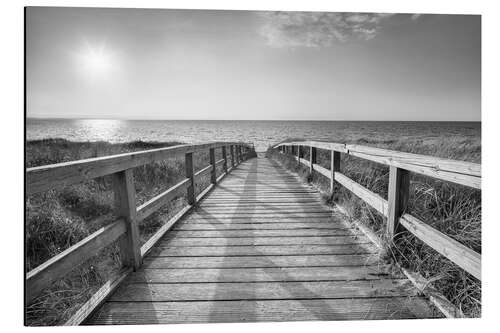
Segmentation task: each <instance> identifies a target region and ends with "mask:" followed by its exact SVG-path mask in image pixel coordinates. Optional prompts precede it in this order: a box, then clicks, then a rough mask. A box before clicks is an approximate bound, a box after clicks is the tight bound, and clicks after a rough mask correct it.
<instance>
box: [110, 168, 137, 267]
mask: <svg viewBox="0 0 500 333" xmlns="http://www.w3.org/2000/svg"><path fill="white" fill-rule="evenodd" d="M113 191H114V195H115V210H116V215H117V216H119V217H121V218H123V220H124V221H125V225H126V226H127V232H126V233H125V234H124V235H122V236H121V237H120V238H119V239H118V245H119V248H120V255H121V260H122V263H123V265H124V266H130V267H132V268H133V269H134V270H135V269H138V268H139V267H140V266H141V263H142V256H141V245H140V238H139V227H138V224H137V209H136V199H135V186H134V174H133V171H132V169H127V170H125V171H120V172H118V173H115V174H113Z"/></svg>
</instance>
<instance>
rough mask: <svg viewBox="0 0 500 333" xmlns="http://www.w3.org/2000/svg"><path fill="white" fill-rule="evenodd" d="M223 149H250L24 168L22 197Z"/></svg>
mask: <svg viewBox="0 0 500 333" xmlns="http://www.w3.org/2000/svg"><path fill="white" fill-rule="evenodd" d="M223 146H237V147H239V146H244V147H245V148H246V149H250V145H249V144H247V143H243V142H212V143H205V144H195V145H178V146H173V147H165V148H156V149H149V150H142V151H138V152H132V153H124V154H117V155H110V156H103V157H96V158H89V159H83V160H78V161H71V162H64V163H57V164H50V165H43V166H39V167H34V168H28V169H27V170H26V194H27V195H30V194H34V193H39V192H44V191H47V190H51V189H55V188H60V187H63V186H68V185H73V184H76V183H80V182H83V181H86V180H90V179H94V178H97V177H101V176H106V175H109V174H113V173H116V172H119V171H123V170H126V169H131V168H135V167H138V166H141V165H144V164H148V163H153V162H158V161H162V160H165V159H167V158H172V157H176V156H178V155H181V154H186V153H194V152H200V151H204V150H208V149H210V148H222V147H223Z"/></svg>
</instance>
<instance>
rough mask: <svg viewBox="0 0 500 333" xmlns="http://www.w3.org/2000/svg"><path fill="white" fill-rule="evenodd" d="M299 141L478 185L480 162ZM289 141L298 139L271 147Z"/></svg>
mask: <svg viewBox="0 0 500 333" xmlns="http://www.w3.org/2000/svg"><path fill="white" fill-rule="evenodd" d="M300 143H301V144H303V145H307V146H311V147H315V148H320V149H329V150H332V149H333V150H335V151H339V152H343V153H346V154H349V155H352V156H355V157H359V158H363V159H367V160H370V161H373V162H377V163H381V164H385V165H389V166H394V167H398V168H401V169H405V170H408V171H412V172H416V173H419V174H422V175H425V176H430V177H433V178H437V179H441V180H445V181H450V182H454V183H457V184H461V185H465V186H469V187H473V188H477V189H480V188H481V165H480V164H477V163H471V162H465V161H456V160H449V159H443V158H438V157H433V156H426V155H417V154H411V153H403V152H399V151H393V150H387V149H381V148H374V147H368V146H361V145H343V144H337V143H325V142H317V141H303V142H300ZM292 144H298V142H288V143H282V144H279V145H277V146H275V147H281V146H288V145H292Z"/></svg>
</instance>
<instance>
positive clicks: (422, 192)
mask: <svg viewBox="0 0 500 333" xmlns="http://www.w3.org/2000/svg"><path fill="white" fill-rule="evenodd" d="M290 141H295V140H290ZM342 143H353V144H363V145H369V146H374V147H379V148H386V149H391V150H397V151H402V152H409V153H416V154H424V155H432V156H437V157H443V158H449V159H455V160H463V161H470V162H475V163H480V162H481V142H480V138H471V137H444V136H443V137H441V138H435V139H428V140H426V139H416V140H385V141H384V140H374V139H365V138H362V139H359V140H354V141H350V142H349V141H346V142H342ZM267 156H268V157H269V158H273V159H275V160H278V161H280V163H281V164H282V165H283V166H284V167H286V168H287V169H289V170H292V171H294V172H297V173H298V174H299V175H300V176H301V177H302V178H303V180H304V181H306V182H309V183H312V184H314V185H315V186H317V187H319V188H320V189H321V190H322V192H323V193H324V201H325V202H326V203H328V204H330V205H334V204H337V205H339V206H341V207H343V208H344V211H346V213H347V214H348V216H349V217H350V219H355V220H357V221H360V222H361V223H364V224H365V225H367V226H369V227H370V228H371V229H372V230H373V231H375V233H376V234H377V235H378V236H379V237H380V238H381V239H384V232H385V221H384V220H385V219H384V218H383V217H382V216H381V215H380V214H379V213H378V212H377V211H376V210H374V209H373V208H371V207H370V206H368V205H367V204H366V203H364V202H363V200H361V199H359V198H358V197H356V196H355V195H353V194H352V193H351V192H350V191H349V190H347V189H346V188H344V187H343V186H341V185H340V184H338V183H337V184H335V186H334V188H333V190H331V189H330V188H329V187H330V180H329V179H327V178H326V177H323V176H322V175H320V174H317V173H314V174H313V175H311V174H310V173H309V169H308V168H306V167H305V166H303V165H302V164H301V165H299V164H298V162H297V161H296V160H295V159H294V158H293V157H291V156H290V155H282V154H279V153H278V152H277V150H273V149H269V150H268V151H267ZM308 156H309V152H308V151H307V149H306V152H305V156H304V158H308ZM341 156H342V157H341V158H342V160H341V172H342V173H344V174H345V175H346V176H348V177H349V178H351V179H353V180H355V181H356V182H358V183H359V184H361V185H363V186H365V187H366V188H368V189H369V190H371V191H373V192H375V193H377V194H379V195H381V196H382V197H384V198H385V199H387V189H388V183H389V168H388V167H387V166H383V165H380V164H377V163H374V162H370V161H366V160H363V159H359V158H355V157H352V156H346V155H345V154H341ZM317 162H318V164H320V165H321V166H323V167H325V168H328V169H329V168H330V153H329V152H326V151H322V150H318V153H317ZM407 211H408V212H410V213H411V214H412V215H414V216H415V217H417V218H419V219H421V220H422V221H425V222H426V223H428V224H429V225H431V226H432V227H434V228H436V229H437V230H439V231H441V232H443V233H444V234H446V235H448V236H450V237H452V238H453V239H455V240H457V241H459V242H460V243H462V244H464V245H466V246H468V247H470V248H471V249H473V250H474V251H476V252H479V253H481V191H480V190H476V189H472V188H468V187H465V186H461V185H456V184H452V183H448V182H444V181H439V180H435V179H432V178H429V177H424V176H421V175H417V174H414V173H412V174H411V185H410V201H409V206H408V207H407ZM384 256H385V258H386V260H387V261H388V262H392V263H394V262H397V263H399V264H400V265H402V266H403V267H406V268H409V269H410V270H412V271H416V272H419V273H420V274H422V275H423V276H424V277H425V278H427V279H428V280H430V281H432V282H433V284H434V286H435V287H436V288H437V289H438V290H439V291H440V292H442V293H443V294H444V295H445V296H446V297H447V298H448V300H450V301H451V302H452V303H453V304H455V305H456V306H457V307H458V308H459V309H461V310H462V312H463V313H464V314H465V315H466V316H468V317H480V316H481V282H480V281H479V280H478V279H476V278H474V277H473V276H472V275H470V274H468V273H466V272H465V271H464V270H462V269H461V268H460V267H458V266H457V265H455V264H454V263H452V262H451V261H449V260H448V259H446V258H445V257H443V256H441V255H440V254H438V253H437V252H436V251H434V250H433V249H432V248H430V247H429V246H427V245H426V244H424V243H423V242H422V241H420V240H419V239H417V238H416V237H414V236H413V235H412V234H411V233H409V232H407V231H402V232H401V233H400V234H399V235H398V237H397V239H396V241H395V243H394V244H392V245H391V246H390V247H388V251H387V252H386V253H384Z"/></svg>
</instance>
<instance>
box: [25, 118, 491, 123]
mask: <svg viewBox="0 0 500 333" xmlns="http://www.w3.org/2000/svg"><path fill="white" fill-rule="evenodd" d="M28 119H64V120H132V121H153V120H162V121H304V122H305V121H344V122H345V121H360V122H361V121H373V122H377V121H378V122H387V121H390V122H392V121H394V122H396V121H398V122H403V121H410V122H479V123H480V122H481V120H422V119H420V120H411V119H406V120H402V119H395V120H372V119H364V120H359V119H174V118H170V119H169V118H118V117H116V118H115V117H102V118H99V117H45V116H25V120H28Z"/></svg>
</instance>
